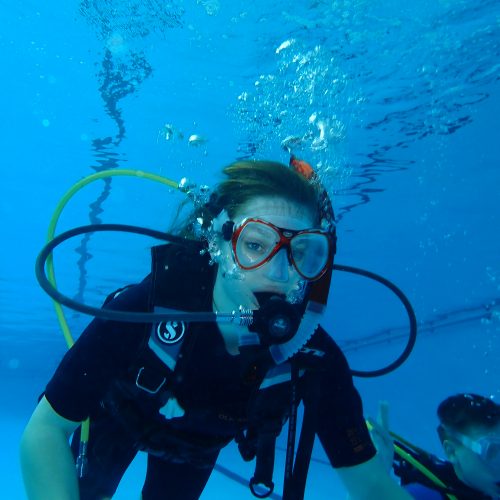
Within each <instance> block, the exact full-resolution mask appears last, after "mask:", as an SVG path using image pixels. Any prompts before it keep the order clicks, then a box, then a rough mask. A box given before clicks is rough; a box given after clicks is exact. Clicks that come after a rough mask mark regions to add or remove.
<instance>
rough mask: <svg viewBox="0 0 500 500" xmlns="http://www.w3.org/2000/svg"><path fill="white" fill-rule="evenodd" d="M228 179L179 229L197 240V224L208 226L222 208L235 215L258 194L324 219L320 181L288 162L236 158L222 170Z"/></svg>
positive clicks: (316, 218) (203, 227)
mask: <svg viewBox="0 0 500 500" xmlns="http://www.w3.org/2000/svg"><path fill="white" fill-rule="evenodd" d="M222 172H223V174H224V175H225V176H226V179H225V180H223V181H222V182H220V183H219V184H218V185H217V186H216V187H215V189H214V190H213V192H212V194H211V196H210V199H209V201H208V202H207V203H205V204H203V205H199V206H195V209H194V211H193V212H192V213H191V214H190V215H189V216H188V218H187V220H186V221H185V222H184V223H183V225H182V227H181V228H180V230H179V231H176V232H179V233H180V234H181V235H183V236H184V237H186V238H195V239H197V238H198V236H197V232H196V227H200V224H201V228H202V229H208V228H209V227H210V224H211V223H212V220H213V219H214V218H215V217H217V215H219V213H220V212H221V211H222V210H226V211H227V213H228V215H229V217H230V218H233V217H234V216H235V215H236V214H237V212H238V210H239V209H240V208H241V207H242V206H243V205H245V204H246V203H247V202H248V201H250V200H252V199H253V198H256V197H259V196H272V197H277V198H284V199H286V200H288V201H290V202H292V203H297V204H299V205H302V206H303V207H304V208H305V209H306V210H309V211H310V212H311V214H312V215H313V217H315V222H316V223H318V224H319V223H320V219H321V207H320V200H321V193H322V188H321V186H320V185H319V183H315V182H311V181H309V180H307V179H306V178H305V177H304V176H303V175H301V174H299V173H298V172H296V171H295V170H294V169H292V168H289V167H287V166H286V165H284V164H282V163H278V162H274V161H249V160H244V161H237V162H235V163H231V164H230V165H228V166H227V167H225V168H224V169H223V171H222Z"/></svg>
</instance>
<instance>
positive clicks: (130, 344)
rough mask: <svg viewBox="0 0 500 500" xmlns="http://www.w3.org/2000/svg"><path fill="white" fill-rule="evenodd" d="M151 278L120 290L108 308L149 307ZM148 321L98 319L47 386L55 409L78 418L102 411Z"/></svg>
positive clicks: (61, 364)
mask: <svg viewBox="0 0 500 500" xmlns="http://www.w3.org/2000/svg"><path fill="white" fill-rule="evenodd" d="M148 296H149V282H148V281H145V282H143V283H141V284H140V285H135V286H132V287H130V288H128V289H126V290H125V291H123V292H122V293H120V294H119V295H118V296H117V297H116V298H114V299H113V300H112V301H111V302H109V303H108V304H106V306H105V307H106V308H110V309H114V310H124V311H137V312H138V311H147V308H148ZM148 331H149V330H148V325H144V324H137V323H122V322H116V321H106V320H100V319H94V320H93V321H92V322H91V323H90V324H89V325H88V327H87V328H86V329H85V330H84V331H83V333H82V334H81V335H80V337H79V338H78V340H77V341H76V342H75V344H74V345H73V347H72V348H71V349H70V350H69V351H68V352H67V353H66V354H65V356H64V357H63V359H62V361H61V363H60V364H59V366H58V368H57V369H56V371H55V373H54V375H53V376H52V378H51V380H50V381H49V383H48V384H47V387H46V389H45V396H46V398H47V400H48V401H49V403H50V404H51V406H52V407H53V408H54V410H55V411H56V412H57V413H58V414H59V415H61V416H62V417H64V418H67V419H68V420H72V421H75V422H79V421H82V420H84V419H86V418H87V417H88V416H93V415H95V414H96V412H98V411H99V405H100V400H101V398H102V397H103V395H104V394H105V392H106V390H107V389H108V388H109V385H110V383H111V382H112V381H113V380H114V379H115V378H116V377H117V376H119V375H120V374H121V373H123V372H124V370H126V368H127V366H128V365H129V363H130V361H131V360H132V359H133V356H134V354H135V353H137V351H138V349H139V348H140V346H141V345H142V343H143V342H144V339H145V335H147V332H148Z"/></svg>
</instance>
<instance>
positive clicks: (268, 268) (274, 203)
mask: <svg viewBox="0 0 500 500" xmlns="http://www.w3.org/2000/svg"><path fill="white" fill-rule="evenodd" d="M247 218H257V219H262V220H263V221H266V222H269V223H271V224H274V225H275V226H277V227H279V228H283V229H291V230H303V229H312V228H314V214H312V213H311V211H310V210H308V209H307V208H306V207H305V206H302V205H297V204H296V203H293V202H291V201H288V200H286V199H284V198H274V197H269V196H261V197H256V198H253V199H252V200H251V201H249V202H247V203H246V204H245V205H243V206H242V207H241V208H240V210H239V211H238V212H237V213H236V214H235V216H234V217H233V222H234V223H235V227H237V226H238V225H239V224H240V223H241V222H242V221H243V220H244V219H247ZM222 222H224V221H222ZM220 250H221V255H220V258H219V270H218V275H217V281H216V288H215V290H214V299H215V301H216V303H217V305H218V307H219V308H220V310H223V309H225V308H226V307H228V306H231V307H233V308H234V307H238V306H240V305H242V306H243V307H246V308H250V309H258V307H259V304H258V301H257V299H256V296H255V293H258V292H270V293H276V294H279V295H289V294H290V293H293V292H294V291H297V290H298V289H299V288H300V285H301V283H302V278H301V276H300V275H299V273H298V272H297V270H296V269H295V268H294V267H293V265H291V264H290V262H289V259H288V254H287V249H286V248H285V247H283V248H281V249H280V250H279V251H278V253H277V254H276V255H274V257H272V258H271V259H270V260H269V261H268V262H266V263H264V264H263V265H262V266H260V267H258V268H256V269H251V270H244V269H241V268H240V267H239V266H238V265H237V263H236V261H235V259H234V255H233V250H232V247H231V242H230V241H225V240H223V241H221V242H220ZM219 302H221V303H220V304H219Z"/></svg>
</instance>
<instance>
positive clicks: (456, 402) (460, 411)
mask: <svg viewBox="0 0 500 500" xmlns="http://www.w3.org/2000/svg"><path fill="white" fill-rule="evenodd" d="M437 414H438V418H439V422H440V425H439V426H438V434H439V438H440V439H441V442H443V441H444V440H445V439H449V438H450V433H452V432H458V433H460V434H467V433H469V432H470V431H471V430H472V429H485V430H488V429H491V428H493V427H495V426H496V425H497V424H499V423H500V405H498V404H497V403H495V402H494V401H493V400H492V399H490V398H486V397H484V396H479V395H477V394H457V395H455V396H450V397H449V398H447V399H445V400H444V401H443V402H442V403H441V404H440V405H439V407H438V409H437Z"/></svg>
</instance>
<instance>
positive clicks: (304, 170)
mask: <svg viewBox="0 0 500 500" xmlns="http://www.w3.org/2000/svg"><path fill="white" fill-rule="evenodd" d="M290 166H291V167H293V169H294V170H295V172H297V173H298V174H300V175H302V177H305V178H306V179H307V180H308V181H310V180H311V179H312V178H313V177H314V176H315V173H314V170H313V168H312V167H311V165H309V163H307V162H306V161H304V160H299V159H298V158H295V156H293V155H292V156H291V157H290Z"/></svg>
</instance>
